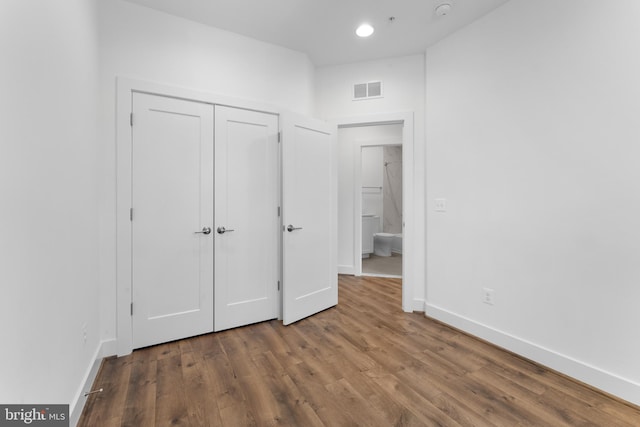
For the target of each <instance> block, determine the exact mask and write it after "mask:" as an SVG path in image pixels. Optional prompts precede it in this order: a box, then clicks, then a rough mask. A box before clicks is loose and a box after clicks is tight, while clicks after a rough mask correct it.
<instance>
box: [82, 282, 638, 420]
mask: <svg viewBox="0 0 640 427" xmlns="http://www.w3.org/2000/svg"><path fill="white" fill-rule="evenodd" d="M339 286H340V287H339V292H340V294H339V296H340V302H339V304H338V306H337V307H335V308H332V309H329V310H327V311H324V312H322V313H319V314H317V315H315V316H312V317H310V318H308V319H304V320H302V321H300V322H298V323H296V324H294V325H291V326H287V327H284V326H282V325H281V323H280V322H278V321H271V322H265V323H261V324H256V325H251V326H246V327H243V328H237V329H233V330H229V331H224V332H219V333H215V334H208V335H203V336H199V337H195V338H190V339H185V340H181V341H176V342H171V343H167V344H163V345H158V346H154V347H149V348H145V349H141V350H136V351H135V352H133V354H131V355H129V356H126V357H121V358H110V359H106V360H105V361H104V362H103V365H102V367H101V370H100V373H99V375H98V378H97V379H96V383H95V385H94V389H98V388H101V387H102V388H104V392H102V393H100V394H97V395H94V396H92V397H90V398H89V400H88V401H87V404H86V406H85V408H84V412H83V414H82V417H81V419H80V423H79V426H91V427H94V426H99V427H109V426H135V427H138V426H171V425H182V426H198V427H199V426H303V427H306V426H554V427H555V426H606V427H612V426H640V409H639V408H636V407H633V406H631V405H626V404H624V403H623V402H621V401H618V400H616V399H612V398H610V397H608V396H606V395H604V394H601V393H599V392H597V391H595V390H592V389H590V388H588V387H585V386H583V385H580V384H578V383H576V382H574V381H571V380H569V379H567V378H565V377H563V376H561V375H558V374H556V373H554V372H552V371H549V370H548V369H545V368H543V367H541V366H538V365H536V364H534V363H531V362H529V361H526V360H523V359H521V358H519V357H517V356H514V355H512V354H510V353H508V352H505V351H503V350H501V349H498V348H496V347H494V346H492V345H489V344H487V343H485V342H482V341H480V340H477V339H475V338H473V337H470V336H468V335H466V334H463V333H460V332H458V331H456V330H454V329H451V328H449V327H447V326H445V325H442V324H440V323H438V322H435V321H432V320H429V319H427V318H425V317H424V316H423V315H422V314H420V313H403V312H402V311H401V309H400V297H401V282H400V280H399V279H382V278H355V277H350V276H341V277H340V281H339Z"/></svg>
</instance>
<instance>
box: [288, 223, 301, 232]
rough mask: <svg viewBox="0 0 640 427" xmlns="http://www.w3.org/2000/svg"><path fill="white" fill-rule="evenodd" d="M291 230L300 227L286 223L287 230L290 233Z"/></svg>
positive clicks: (299, 228)
mask: <svg viewBox="0 0 640 427" xmlns="http://www.w3.org/2000/svg"><path fill="white" fill-rule="evenodd" d="M293 230H302V227H294V226H293V225H291V224H289V225H287V231H288V232H289V233H291V232H292V231H293Z"/></svg>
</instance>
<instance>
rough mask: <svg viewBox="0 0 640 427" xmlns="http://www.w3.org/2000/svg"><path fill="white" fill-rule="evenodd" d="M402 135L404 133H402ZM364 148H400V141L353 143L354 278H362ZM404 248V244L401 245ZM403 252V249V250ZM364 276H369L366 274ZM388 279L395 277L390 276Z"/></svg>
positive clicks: (384, 140)
mask: <svg viewBox="0 0 640 427" xmlns="http://www.w3.org/2000/svg"><path fill="white" fill-rule="evenodd" d="M398 124H399V123H398ZM403 133H404V132H403ZM365 147H401V148H402V141H400V142H398V140H397V139H392V138H385V139H370V140H362V141H360V140H357V141H356V143H355V146H354V148H355V153H354V171H355V174H354V180H353V183H354V193H353V194H354V197H355V200H354V218H353V221H354V224H355V228H354V235H355V236H354V237H355V245H354V259H353V260H354V261H353V262H354V269H355V271H354V275H355V276H364V275H365V274H363V273H362V149H363V148H365ZM404 162H405V158H404V148H403V152H402V163H403V164H404ZM404 180H405V176H404V165H403V168H402V222H403V224H402V233H403V239H404V232H405V226H404V222H405V220H404V210H405V209H406V207H405V193H404ZM403 246H404V243H403ZM403 252H404V248H403ZM404 261H405V258H404V253H403V254H402V276H401V277H404V268H405V265H404ZM366 276H369V275H368V274H367V275H366ZM373 276H377V277H387V276H385V275H373ZM388 277H397V276H393V275H390V276H388Z"/></svg>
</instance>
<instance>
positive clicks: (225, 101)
mask: <svg viewBox="0 0 640 427" xmlns="http://www.w3.org/2000/svg"><path fill="white" fill-rule="evenodd" d="M134 92H140V93H147V94H151V95H158V96H165V97H168V98H178V99H184V100H188V101H195V102H202V103H205V104H211V105H222V106H227V107H235V108H242V109H245V110H252V111H258V112H262V113H269V114H275V115H277V116H278V120H280V117H281V116H282V111H281V109H279V108H277V107H275V106H273V105H269V104H263V103H258V102H253V101H247V100H241V99H235V98H230V97H225V96H220V95H215V94H211V93H207V92H202V91H198V90H193V89H189V88H183V87H177V86H170V85H165V84H161V83H155V82H149V81H144V80H137V79H131V78H126V77H117V78H116V354H117V355H118V356H124V355H127V354H130V353H131V352H132V351H133V322H132V316H131V304H132V301H133V300H132V290H133V288H132V276H131V274H132V271H133V270H132V265H131V264H132V260H131V255H132V250H131V236H132V227H131V220H130V216H129V215H130V211H129V209H130V208H131V198H132V191H131V184H132V177H131V161H132V158H131V143H132V137H133V134H132V128H131V113H132V99H133V98H132V96H133V93H134ZM133 121H134V123H135V117H133ZM279 126H280V125H279ZM278 300H279V301H280V302H279V304H282V303H281V300H282V290H280V294H279V296H278ZM278 311H279V312H281V311H282V309H281V308H280V309H279V310H278Z"/></svg>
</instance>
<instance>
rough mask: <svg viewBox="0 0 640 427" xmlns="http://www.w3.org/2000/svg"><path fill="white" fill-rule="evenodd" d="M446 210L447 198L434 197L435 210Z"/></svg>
mask: <svg viewBox="0 0 640 427" xmlns="http://www.w3.org/2000/svg"><path fill="white" fill-rule="evenodd" d="M446 211H447V199H436V212H446Z"/></svg>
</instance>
